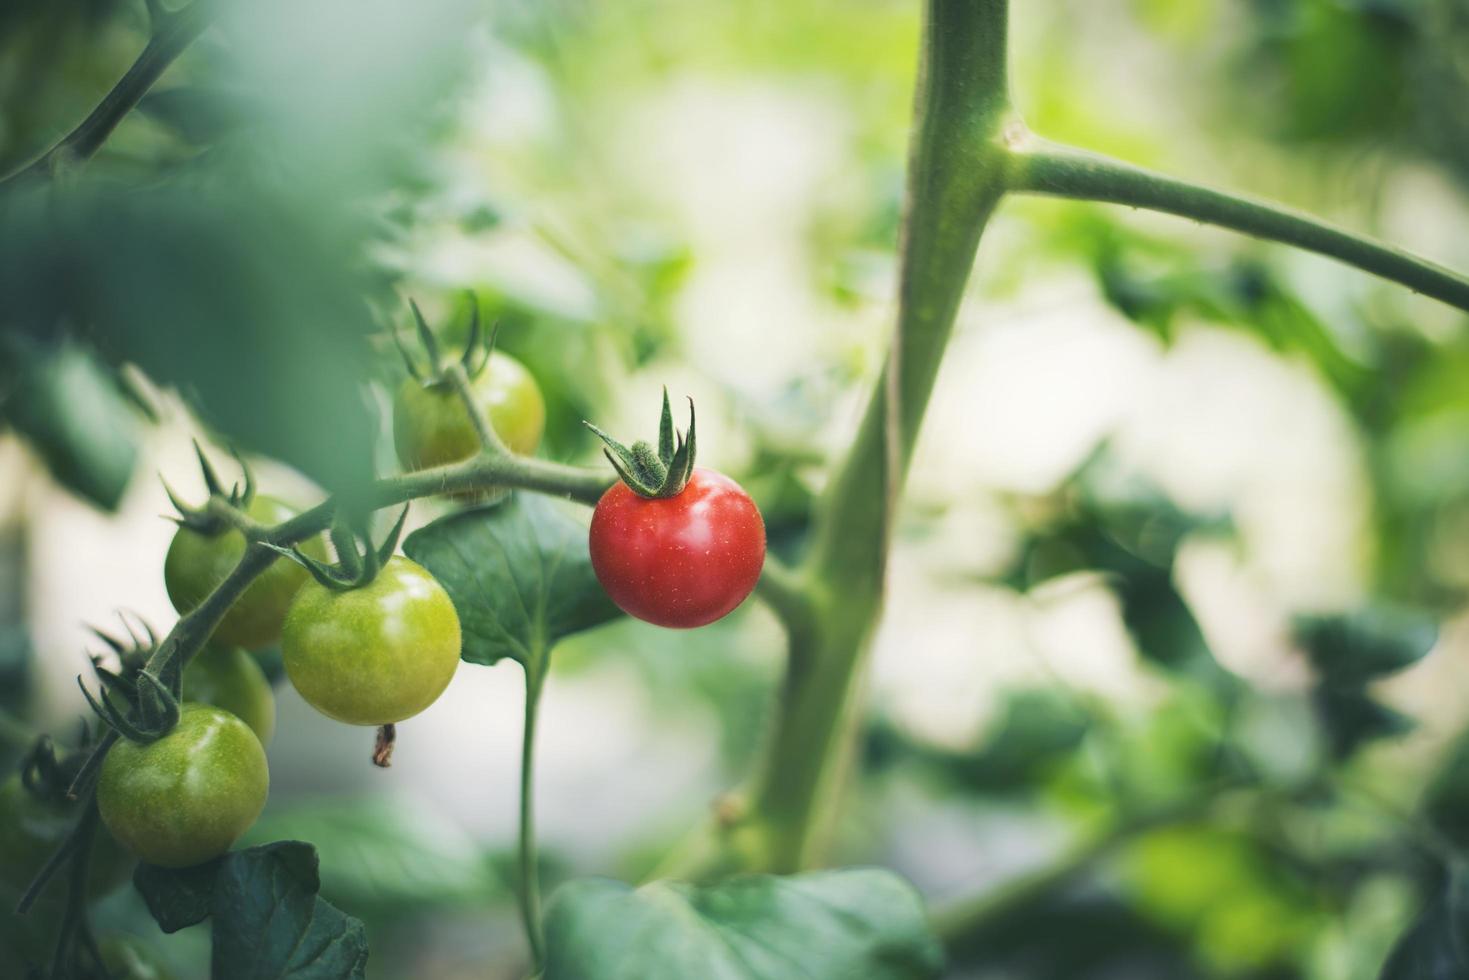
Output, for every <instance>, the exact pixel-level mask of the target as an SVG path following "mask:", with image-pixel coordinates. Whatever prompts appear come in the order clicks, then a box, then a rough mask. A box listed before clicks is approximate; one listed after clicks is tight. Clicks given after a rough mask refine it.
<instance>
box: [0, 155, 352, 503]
mask: <svg viewBox="0 0 1469 980" xmlns="http://www.w3.org/2000/svg"><path fill="white" fill-rule="evenodd" d="M226 188H228V190H227V192H226ZM359 241H360V230H359V229H358V228H357V226H356V225H355V224H354V223H353V222H352V221H351V220H349V219H345V218H338V217H333V216H332V215H329V214H325V213H322V212H321V211H320V210H316V211H311V210H308V209H307V208H306V206H305V203H304V202H302V201H300V200H297V199H295V198H294V197H292V196H291V195H290V194H289V193H287V192H286V191H283V190H280V189H278V188H277V187H275V186H271V187H266V186H265V185H263V184H255V183H252V182H251V181H250V180H249V179H248V178H246V177H245V176H244V175H234V174H232V175H230V176H229V177H228V178H227V179H226V178H224V177H221V179H220V180H218V181H215V182H212V183H209V184H208V185H207V186H195V185H192V184H190V183H188V182H187V181H183V180H180V181H176V182H167V183H157V184H155V183H148V184H145V185H142V186H139V187H126V188H122V187H119V186H117V185H114V184H110V183H107V182H105V181H102V180H100V179H93V178H92V177H90V176H88V177H85V178H81V179H79V180H77V181H76V182H73V183H68V184H67V185H66V186H65V187H60V186H58V185H52V184H49V183H48V184H44V185H41V186H31V185H26V186H23V187H18V188H7V189H6V190H5V191H4V192H3V193H0V295H4V296H5V299H6V306H7V308H6V323H5V329H6V330H10V331H15V332H17V333H22V334H25V335H28V336H30V337H31V338H33V340H34V342H36V343H47V342H49V338H51V337H52V336H53V335H54V333H55V331H56V330H57V328H58V325H61V324H65V325H68V326H69V327H70V328H72V329H75V330H77V331H79V333H78V336H79V337H82V338H84V339H85V340H87V341H88V342H89V343H91V344H92V346H93V347H94V348H95V349H96V350H97V351H98V352H99V353H100V355H101V356H102V357H104V358H105V359H106V360H107V361H108V362H109V363H113V364H121V363H131V364H134V365H136V366H137V367H138V368H140V369H141V370H142V371H144V372H145V373H146V374H147V375H148V376H149V377H151V378H152V379H153V380H154V381H156V382H157V383H159V384H161V385H171V386H173V387H175V388H177V389H178V390H179V392H180V393H181V394H182V395H183V396H184V397H185V398H186V399H188V400H189V401H190V402H191V403H192V405H193V407H194V408H195V409H196V410H197V411H198V412H199V414H200V416H201V417H202V418H203V420H204V421H205V422H206V423H208V424H209V425H210V426H211V427H213V428H215V429H216V430H217V431H219V432H220V433H221V434H222V436H223V437H224V438H225V439H226V440H227V441H229V442H231V443H234V444H236V445H238V446H240V447H241V448H242V449H249V450H255V451H259V452H262V453H265V454H267V455H270V456H274V457H276V458H278V459H281V460H283V461H285V462H287V463H290V464H292V465H294V466H296V467H297V468H299V469H301V470H302V471H303V472H305V473H306V474H307V475H308V476H311V477H312V478H314V479H316V480H317V481H318V482H321V483H322V484H323V485H324V486H325V487H326V488H327V489H329V490H332V491H338V490H349V489H351V488H354V487H356V486H359V485H361V484H362V483H364V482H366V481H367V480H368V479H369V478H370V476H371V471H370V469H371V468H370V464H369V460H370V459H371V446H372V435H373V431H374V425H373V420H372V417H371V412H370V409H369V406H368V403H367V399H366V396H365V394H364V392H363V379H364V378H365V377H367V376H368V375H369V373H370V368H371V364H372V350H371V347H370V345H369V344H368V342H367V339H366V338H367V333H368V331H369V330H370V329H371V327H372V323H373V318H372V314H371V311H370V309H369V308H368V306H367V304H366V302H364V297H365V296H368V295H370V293H371V290H372V282H371V280H370V278H369V277H368V276H367V275H365V274H364V272H363V268H362V263H361V262H360V261H358V259H357V257H356V253H355V250H356V249H357V248H358V247H359V246H358V244H357V243H358V242H359ZM68 395H70V392H68Z"/></svg>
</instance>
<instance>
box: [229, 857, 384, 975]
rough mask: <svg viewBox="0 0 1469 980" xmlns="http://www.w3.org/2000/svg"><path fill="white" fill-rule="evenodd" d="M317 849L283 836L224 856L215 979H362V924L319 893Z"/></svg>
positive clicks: (364, 965) (364, 956) (364, 943)
mask: <svg viewBox="0 0 1469 980" xmlns="http://www.w3.org/2000/svg"><path fill="white" fill-rule="evenodd" d="M320 885H321V882H320V879H319V877H318V875H317V860H316V851H315V849H314V848H312V846H311V845H310V844H303V843H301V842H300V841H282V842H280V843H276V844H267V845H265V846H264V847H254V848H250V849H249V850H246V851H236V852H234V853H232V854H230V855H229V856H228V857H226V858H225V860H224V862H223V863H222V864H221V866H220V869H219V877H218V878H217V880H216V882H215V888H214V903H213V908H214V955H213V972H212V974H211V975H212V976H213V977H214V980H348V978H351V980H360V978H362V977H364V976H366V969H367V932H366V930H365V929H363V927H362V923H361V922H359V921H357V920H356V919H354V918H352V917H351V916H349V915H346V914H345V913H343V912H341V911H340V910H338V909H337V908H335V907H333V906H331V905H329V904H327V902H326V901H324V900H323V899H321V898H319V897H318V896H317V894H316V892H317V889H318V888H320Z"/></svg>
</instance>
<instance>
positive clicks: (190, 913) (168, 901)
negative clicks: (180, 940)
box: [133, 859, 223, 932]
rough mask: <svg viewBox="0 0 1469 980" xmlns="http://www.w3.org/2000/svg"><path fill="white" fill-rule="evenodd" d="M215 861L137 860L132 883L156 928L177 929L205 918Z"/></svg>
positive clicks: (215, 870) (216, 866) (211, 889)
mask: <svg viewBox="0 0 1469 980" xmlns="http://www.w3.org/2000/svg"><path fill="white" fill-rule="evenodd" d="M221 860H223V859H221ZM219 865H220V861H208V862H206V863H204V864H201V865H197V866H196V867H192V868H160V867H158V866H157V865H155V864H146V863H144V864H139V865H138V867H137V869H136V870H135V871H134V872H133V887H134V888H136V889H137V890H138V894H140V895H142V896H143V902H144V904H146V905H147V906H148V911H149V912H151V913H152V914H153V918H154V920H155V921H157V923H158V928H160V929H162V930H163V931H164V932H178V931H179V930H180V929H183V928H185V927H187V926H192V925H194V924H196V923H199V922H203V921H204V920H205V919H207V918H209V907H210V902H211V901H212V900H213V898H214V879H215V877H216V876H217V875H218V874H219Z"/></svg>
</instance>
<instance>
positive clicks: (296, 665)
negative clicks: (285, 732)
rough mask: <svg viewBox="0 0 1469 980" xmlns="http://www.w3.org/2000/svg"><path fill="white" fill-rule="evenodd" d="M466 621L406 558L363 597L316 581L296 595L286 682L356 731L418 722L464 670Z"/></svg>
mask: <svg viewBox="0 0 1469 980" xmlns="http://www.w3.org/2000/svg"><path fill="white" fill-rule="evenodd" d="M459 641H460V635H459V615H458V614H457V613H456V612H455V611H454V603H453V602H452V601H450V599H449V594H448V593H447V592H445V591H444V587H443V586H441V585H440V584H439V583H438V582H437V581H436V580H435V579H434V577H433V576H432V575H430V574H429V573H428V572H427V571H426V570H425V569H424V568H422V567H421V566H419V565H417V564H415V563H413V562H412V561H409V560H408V559H407V558H403V557H401V556H394V557H392V558H389V559H388V561H387V563H386V564H385V565H383V568H382V571H380V572H379V573H378V575H377V578H375V579H373V580H372V581H371V582H370V583H368V584H367V585H365V586H363V587H361V588H358V589H349V590H346V591H336V590H333V589H329V588H327V587H325V586H323V585H321V584H320V583H318V582H316V581H314V580H313V581H310V582H307V583H306V584H305V585H303V586H302V587H301V591H300V592H298V593H297V594H296V601H295V602H293V603H292V604H291V611H290V613H289V614H287V616H286V625H285V630H284V631H283V632H282V634H281V657H282V659H283V660H284V661H285V665H286V676H287V677H289V678H290V679H291V683H292V684H293V685H295V687H296V690H297V691H299V692H300V693H301V697H303V698H305V699H306V701H307V703H309V704H310V705H311V706H312V707H314V708H316V710H318V711H320V712H321V713H322V714H324V715H326V716H328V717H330V718H335V719H336V720H337V721H342V722H346V723H347V724H349V725H386V724H389V723H392V722H399V721H402V720H403V719H405V718H411V717H412V716H414V715H416V714H418V713H419V712H420V711H422V710H423V709H424V708H427V707H428V706H429V705H431V704H433V703H434V701H436V700H438V697H439V695H440V694H443V693H444V688H446V687H448V686H449V681H450V679H451V678H453V676H454V669H455V668H456V667H458V666H459Z"/></svg>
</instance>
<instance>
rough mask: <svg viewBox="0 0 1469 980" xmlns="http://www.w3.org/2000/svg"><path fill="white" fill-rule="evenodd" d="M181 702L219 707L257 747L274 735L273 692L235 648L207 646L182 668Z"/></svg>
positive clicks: (246, 656) (249, 659)
mask: <svg viewBox="0 0 1469 980" xmlns="http://www.w3.org/2000/svg"><path fill="white" fill-rule="evenodd" d="M184 700H185V701H198V702H200V703H202V704H212V705H214V706H215V707H216V708H223V709H224V710H226V711H228V712H229V713H230V714H232V715H234V716H235V717H236V718H238V719H240V720H241V721H243V722H244V723H245V724H247V725H249V726H250V730H251V731H253V732H254V733H255V736H256V737H257V738H259V739H260V744H261V745H269V744H270V739H271V736H273V735H274V734H275V692H273V691H272V690H271V689H270V681H268V680H266V679H265V671H263V670H261V669H260V665H259V664H258V663H256V662H255V658H254V657H252V656H250V654H249V653H247V652H246V651H244V650H241V649H240V648H239V647H208V648H205V649H204V650H201V651H199V653H198V655H196V656H195V657H194V659H193V660H190V661H189V666H187V667H185V668H184Z"/></svg>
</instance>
